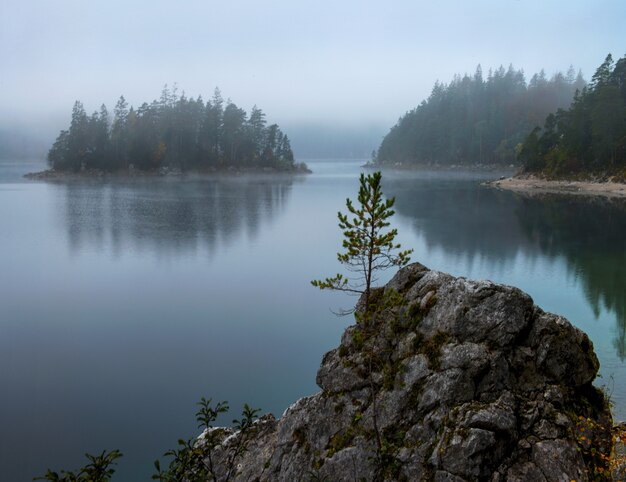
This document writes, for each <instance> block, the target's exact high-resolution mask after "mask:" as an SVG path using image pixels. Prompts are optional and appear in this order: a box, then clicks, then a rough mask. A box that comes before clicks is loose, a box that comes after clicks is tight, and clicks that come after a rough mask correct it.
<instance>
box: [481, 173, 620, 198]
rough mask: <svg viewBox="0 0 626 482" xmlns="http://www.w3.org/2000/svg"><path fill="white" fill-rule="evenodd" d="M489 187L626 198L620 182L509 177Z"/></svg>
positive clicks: (530, 191) (490, 183) (490, 184)
mask: <svg viewBox="0 0 626 482" xmlns="http://www.w3.org/2000/svg"><path fill="white" fill-rule="evenodd" d="M485 184H486V185H488V186H492V187H497V188H500V189H508V190H509V191H516V192H522V193H529V194H530V193H557V194H574V195H584V196H606V197H626V184H623V183H619V182H589V181H550V180H547V179H539V178H533V177H531V178H519V177H509V178H507V179H499V180H497V181H491V182H488V183H485Z"/></svg>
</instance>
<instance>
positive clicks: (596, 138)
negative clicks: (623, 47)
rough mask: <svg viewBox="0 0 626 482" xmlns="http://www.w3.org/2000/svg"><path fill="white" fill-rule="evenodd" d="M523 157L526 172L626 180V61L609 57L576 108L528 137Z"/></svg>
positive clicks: (579, 96) (551, 117) (561, 112)
mask: <svg viewBox="0 0 626 482" xmlns="http://www.w3.org/2000/svg"><path fill="white" fill-rule="evenodd" d="M519 158H520V161H522V163H523V167H524V170H525V171H526V172H543V173H545V174H548V175H557V176H558V175H567V174H577V173H581V172H582V173H605V174H619V175H620V177H622V178H624V177H626V169H625V168H626V57H622V58H621V59H619V60H618V61H617V63H614V62H613V57H612V56H611V55H610V54H609V55H608V56H607V57H606V59H605V60H604V62H603V63H602V65H600V67H598V69H597V70H596V73H595V74H594V75H593V77H592V78H591V82H590V83H589V85H588V86H586V87H585V88H583V89H582V90H581V91H580V92H579V93H577V94H576V96H575V97H574V102H573V103H572V105H571V107H570V108H569V109H567V110H564V109H559V110H557V111H556V113H555V114H550V115H548V117H547V118H546V120H545V124H544V126H543V129H540V128H539V127H536V128H535V129H534V130H533V131H532V132H531V133H530V134H529V135H528V137H527V138H526V140H525V141H524V144H523V146H522V148H521V150H520V153H519Z"/></svg>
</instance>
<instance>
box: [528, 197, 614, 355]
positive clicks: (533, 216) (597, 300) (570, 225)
mask: <svg viewBox="0 0 626 482" xmlns="http://www.w3.org/2000/svg"><path fill="white" fill-rule="evenodd" d="M517 215H518V218H519V220H520V225H521V226H522V229H523V230H524V232H525V233H526V235H527V236H528V237H530V238H532V239H536V240H537V241H538V242H539V245H540V247H541V249H542V251H544V252H545V253H547V254H548V255H550V256H558V255H562V256H564V257H565V259H566V260H567V261H568V269H569V270H570V272H573V273H575V275H576V276H577V277H579V278H580V279H581V281H582V283H583V289H584V291H585V295H586V297H587V300H588V301H589V303H590V305H591V307H592V308H593V310H594V313H596V316H597V315H598V314H599V313H600V309H601V307H602V306H604V307H605V308H606V309H607V310H609V311H612V312H614V313H615V315H616V318H617V321H618V326H617V336H616V338H615V340H614V344H615V349H616V350H617V353H618V355H619V357H620V358H621V359H622V360H623V359H624V358H626V200H623V199H617V200H606V199H601V198H595V199H580V198H573V197H568V196H554V195H551V196H548V195H544V196H541V197H540V198H533V199H524V206H522V207H521V208H520V209H519V210H518V211H517Z"/></svg>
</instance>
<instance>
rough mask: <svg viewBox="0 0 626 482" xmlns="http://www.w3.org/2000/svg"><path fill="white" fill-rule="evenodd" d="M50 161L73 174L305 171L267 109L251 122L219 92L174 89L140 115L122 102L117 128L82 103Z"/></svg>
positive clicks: (118, 106) (255, 111) (107, 117)
mask: <svg viewBox="0 0 626 482" xmlns="http://www.w3.org/2000/svg"><path fill="white" fill-rule="evenodd" d="M48 162H49V164H50V166H51V167H52V168H53V169H55V170H57V171H73V172H76V171H80V170H92V169H93V170H98V171H107V172H113V171H123V170H129V169H130V170H133V169H139V170H144V171H153V170H158V169H161V168H167V169H177V170H180V171H188V170H219V169H224V168H237V169H246V168H269V169H274V170H280V171H295V170H299V169H300V170H303V169H305V166H304V165H301V164H296V163H295V160H294V156H293V152H292V150H291V145H290V142H289V138H288V137H287V136H286V135H285V134H283V133H282V132H281V130H280V128H279V127H278V125H277V124H271V125H269V126H268V125H267V122H266V120H265V113H264V112H263V111H262V110H261V109H259V108H257V107H256V106H254V107H253V108H252V110H251V111H250V114H249V115H248V113H247V112H246V111H245V110H243V109H241V108H239V107H238V106H237V105H235V104H234V103H233V102H231V101H230V100H228V101H226V102H224V100H223V98H222V96H221V94H220V91H219V89H215V93H214V95H213V97H212V99H211V100H209V101H208V102H206V103H205V102H204V101H203V100H202V98H201V97H198V98H197V99H192V98H187V97H186V96H185V94H184V93H183V94H182V95H178V94H177V91H176V89H175V88H174V89H172V90H170V89H169V88H168V87H167V86H165V88H164V89H163V92H162V94H161V98H160V99H159V100H154V101H152V102H151V103H150V104H147V103H144V104H142V105H141V106H140V107H139V108H137V109H135V108H133V107H129V105H128V103H127V102H126V100H125V99H124V97H123V96H122V97H120V99H119V100H118V102H117V104H116V106H115V109H114V111H113V120H112V122H111V121H110V115H109V112H108V110H107V108H106V106H105V105H102V107H101V108H100V111H99V112H94V113H93V114H92V115H91V116H89V115H87V113H86V112H85V109H84V107H83V105H82V103H81V102H78V101H77V102H76V103H75V104H74V108H73V110H72V120H71V123H70V126H69V129H67V130H63V131H61V133H60V134H59V136H58V137H57V139H56V141H55V143H54V145H53V146H52V148H51V149H50V151H49V152H48Z"/></svg>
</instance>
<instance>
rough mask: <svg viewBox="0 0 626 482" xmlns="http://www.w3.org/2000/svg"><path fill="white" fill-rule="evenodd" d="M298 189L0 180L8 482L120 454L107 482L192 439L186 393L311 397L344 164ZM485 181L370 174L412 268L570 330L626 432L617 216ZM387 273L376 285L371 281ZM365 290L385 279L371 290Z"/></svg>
mask: <svg viewBox="0 0 626 482" xmlns="http://www.w3.org/2000/svg"><path fill="white" fill-rule="evenodd" d="M307 162H308V163H309V165H310V167H311V168H312V169H313V171H314V174H312V175H310V176H304V177H278V178H271V177H268V176H261V177H237V176H218V177H214V178H193V179H178V178H177V179H171V178H162V179H149V180H146V179H139V180H123V181H122V180H111V181H106V180H98V181H95V180H94V181H88V182H84V181H80V182H65V183H32V182H27V181H25V180H23V179H22V178H21V174H22V173H24V172H27V171H32V170H37V168H38V167H42V166H41V164H40V163H30V164H22V163H16V162H12V163H4V162H3V163H0V223H1V225H2V229H0V266H2V271H3V274H2V276H1V277H0V366H2V367H3V370H1V371H0V386H2V387H3V397H1V398H0V426H2V427H3V430H2V431H1V432H0V473H1V474H3V477H6V480H11V481H16V482H20V481H26V480H31V478H32V477H33V476H36V475H42V474H43V473H44V472H45V470H46V468H47V467H50V468H53V469H58V468H61V467H63V468H74V467H78V466H80V465H82V463H83V459H82V457H83V455H82V454H83V453H85V452H91V453H99V452H101V451H102V450H103V449H113V448H119V449H120V450H121V451H122V452H123V453H124V457H123V458H122V459H121V460H120V464H119V469H118V471H117V473H116V476H115V480H120V481H137V480H148V479H149V477H150V474H151V470H152V462H153V460H154V459H156V458H157V457H159V456H161V454H162V453H163V452H164V451H165V450H167V449H169V448H172V447H174V446H175V445H176V440H177V439H178V438H180V437H183V438H184V437H189V436H192V435H195V434H196V433H197V428H196V424H195V421H194V413H195V411H196V406H195V403H196V402H197V401H198V400H199V398H200V397H201V396H207V397H213V399H214V400H229V402H230V405H231V412H230V413H229V414H228V415H227V416H226V417H223V418H222V419H221V420H220V422H221V423H224V424H229V423H230V421H231V420H232V418H235V417H238V415H239V410H240V408H241V406H242V405H243V403H244V402H248V403H249V404H251V405H252V406H253V407H260V408H261V409H262V410H263V412H267V411H271V412H273V413H274V414H275V415H277V416H280V414H281V413H282V412H283V411H284V410H285V408H287V406H288V405H289V404H291V403H292V402H294V401H295V400H296V399H298V398H300V397H302V396H305V395H308V394H311V393H314V392H316V391H317V390H318V389H317V387H316V386H315V373H316V370H317V367H318V366H319V363H320V361H321V358H322V356H323V354H324V353H325V351H327V350H329V349H331V348H333V347H335V346H336V345H337V344H338V342H339V338H340V336H341V333H342V331H343V329H344V328H345V326H347V325H348V324H350V323H351V322H352V321H351V319H349V318H336V317H335V316H334V315H333V314H332V313H331V311H330V310H331V309H335V310H336V309H338V308H342V307H343V308H346V307H350V306H351V305H353V304H354V303H355V301H356V299H355V298H352V297H349V296H344V295H342V294H337V293H326V292H319V291H317V290H315V289H314V288H313V287H311V286H310V284H309V281H310V280H311V279H314V278H319V277H323V276H326V275H330V274H334V273H336V272H337V270H338V269H340V267H339V266H338V265H337V263H336V256H335V253H336V252H337V251H338V250H339V247H340V243H341V233H340V231H339V229H338V227H337V220H336V212H337V211H338V210H344V207H345V198H346V197H348V196H349V197H351V198H355V197H356V190H357V184H358V181H357V178H358V174H359V172H360V171H361V169H360V167H359V165H360V164H362V163H363V161H359V162H354V161H352V162H348V161H336V162H332V161H317V162H316V161H313V162H310V161H307ZM499 175H500V173H490V174H477V173H471V172H468V173H433V172H399V173H395V172H386V173H384V174H383V190H384V192H385V193H386V194H387V195H389V196H396V199H397V202H396V215H395V216H394V217H393V218H392V221H393V224H394V225H395V226H396V227H397V228H398V230H399V241H400V242H401V243H402V245H403V247H406V248H414V249H415V253H414V254H413V256H412V259H413V260H414V261H419V262H421V263H423V264H425V265H426V266H428V267H430V268H433V269H439V270H443V271H448V272H451V273H452V274H455V275H462V276H468V277H473V278H488V279H492V280H494V281H497V282H503V283H506V284H511V285H515V286H519V287H520V288H522V289H523V290H525V291H527V292H529V293H530V294H531V296H533V298H534V300H535V302H536V303H537V304H539V305H540V306H541V307H542V308H544V309H545V310H547V311H553V312H556V313H558V314H561V315H564V316H566V317H568V318H569V319H570V321H572V322H573V323H574V324H576V325H577V326H579V327H580V328H582V329H583V330H585V331H586V332H587V333H589V335H590V337H591V339H592V341H593V342H594V346H595V350H596V353H597V354H598V356H599V358H600V361H601V372H602V375H603V378H602V379H600V380H599V381H598V383H599V384H604V383H606V384H607V385H608V386H609V390H610V391H612V397H613V399H614V401H615V402H616V406H615V414H616V418H617V419H624V418H625V417H626V385H624V382H623V380H626V372H625V369H624V367H625V364H624V354H625V349H624V340H625V335H624V333H625V330H626V328H625V327H626V309H625V306H626V286H625V285H624V280H626V272H625V270H626V246H625V245H624V242H623V239H625V236H626V221H625V219H626V215H625V213H626V207H625V206H624V203H623V202H622V203H620V202H607V201H601V200H591V201H590V200H586V199H579V198H563V197H550V196H545V197H538V198H533V199H529V198H524V197H521V196H518V195H515V194H512V193H509V192H501V191H496V190H492V189H489V188H485V187H481V186H480V182H481V181H482V180H485V179H487V178H493V177H494V176H495V177H497V176H499ZM391 275H392V273H391V272H390V273H387V274H386V276H385V279H386V278H388V277H390V276H391ZM381 281H384V280H381Z"/></svg>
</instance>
